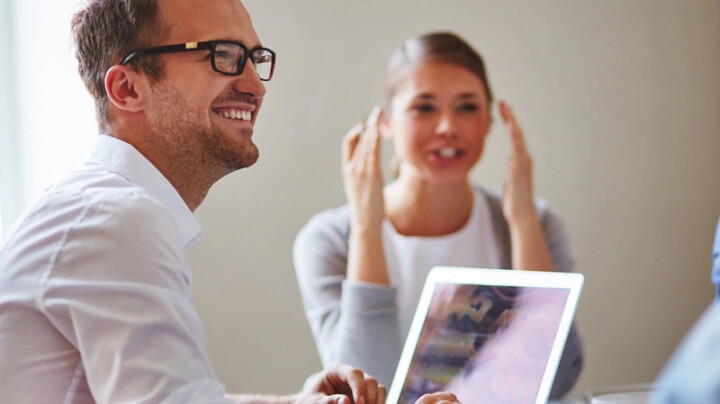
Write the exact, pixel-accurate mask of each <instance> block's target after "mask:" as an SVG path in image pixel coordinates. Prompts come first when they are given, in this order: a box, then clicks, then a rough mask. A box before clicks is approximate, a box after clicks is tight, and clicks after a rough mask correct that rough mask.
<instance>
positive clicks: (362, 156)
mask: <svg viewBox="0 0 720 404" xmlns="http://www.w3.org/2000/svg"><path fill="white" fill-rule="evenodd" d="M381 117H382V111H381V110H380V108H378V107H375V108H374V109H373V110H372V113H370V117H368V119H367V122H366V123H365V124H364V125H363V124H362V123H361V124H358V125H355V127H353V128H352V129H350V132H348V134H347V135H345V138H344V139H343V147H342V175H343V182H344V186H345V195H346V196H347V199H348V204H349V205H350V216H351V217H350V240H349V247H348V267H347V277H348V279H349V280H353V281H360V282H371V283H379V284H386V285H387V284H389V283H390V281H389V277H388V273H387V264H386V263H385V251H384V250H383V245H382V222H383V218H384V217H385V202H384V198H383V185H384V184H383V177H382V171H381V169H380V143H381V142H380V141H381V139H380V127H379V122H380V119H381Z"/></svg>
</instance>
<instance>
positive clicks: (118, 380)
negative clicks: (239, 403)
mask: <svg viewBox="0 0 720 404" xmlns="http://www.w3.org/2000/svg"><path fill="white" fill-rule="evenodd" d="M200 235H201V232H200V226H199V225H198V223H197V221H196V220H195V219H194V217H193V215H192V212H190V210H189V209H188V207H187V206H186V205H185V203H184V202H183V200H182V198H181V197H180V195H179V194H178V193H177V191H176V190H175V189H174V188H173V187H172V186H171V184H170V183H169V182H168V181H167V180H166V179H165V178H164V177H163V176H162V174H161V173H160V172H159V171H158V170H157V169H156V168H155V167H154V166H153V165H152V164H151V163H150V162H149V161H148V160H147V159H145V158H144V157H143V156H142V155H141V154H140V153H139V152H138V151H137V150H135V149H134V148H133V147H132V146H130V145H129V144H127V143H124V142H122V141H120V140H118V139H115V138H112V137H109V136H100V137H99V139H98V144H97V146H96V148H95V150H94V151H93V153H92V155H91V157H90V159H89V161H88V162H87V163H86V165H85V167H84V168H82V169H80V170H78V171H75V172H73V173H71V174H70V175H69V176H68V177H67V178H66V179H65V180H63V181H62V182H61V183H60V184H58V185H56V186H54V187H53V188H50V189H48V190H47V191H46V192H45V193H44V194H43V195H42V196H41V197H40V199H39V200H38V201H36V202H35V203H34V204H33V205H32V206H31V207H30V208H29V209H28V210H27V211H26V212H25V213H24V214H23V216H22V217H21V218H20V219H19V220H18V222H16V224H15V226H14V229H13V230H11V232H10V233H9V234H8V236H7V239H6V240H5V242H4V245H3V247H2V250H0V401H2V402H7V403H20V402H22V403H29V402H33V403H66V404H80V403H94V402H101V403H113V402H133V403H180V402H182V403H210V402H213V403H215V402H226V401H225V399H224V394H225V389H224V387H223V386H222V385H221V384H220V383H219V382H218V381H217V380H216V378H215V374H214V372H213V369H212V367H211V365H210V362H209V360H208V358H207V354H206V352H205V348H204V337H203V329H202V325H201V324H200V321H199V319H198V316H197V314H196V312H195V310H194V309H193V307H192V303H191V287H190V269H189V266H188V260H187V255H186V248H187V247H188V246H190V245H191V244H192V243H193V242H195V241H197V240H198V239H199V238H200Z"/></svg>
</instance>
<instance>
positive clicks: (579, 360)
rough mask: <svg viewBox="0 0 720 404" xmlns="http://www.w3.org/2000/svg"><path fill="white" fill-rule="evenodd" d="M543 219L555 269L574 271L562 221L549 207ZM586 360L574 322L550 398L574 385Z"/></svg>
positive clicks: (544, 230) (566, 391)
mask: <svg viewBox="0 0 720 404" xmlns="http://www.w3.org/2000/svg"><path fill="white" fill-rule="evenodd" d="M541 222H542V227H543V232H544V233H545V240H546V242H547V246H548V250H550V256H551V257H552V261H553V265H554V266H555V270H556V271H558V272H572V271H573V268H574V266H575V263H574V261H573V258H572V255H571V253H570V243H569V241H568V237H567V233H566V232H565V227H564V225H563V223H562V221H561V220H560V218H559V217H558V216H557V215H556V214H555V213H554V212H553V211H552V210H550V209H545V210H544V212H543V214H542V219H541ZM583 363H584V358H583V346H582V341H581V339H580V335H579V334H578V332H577V329H576V327H575V324H574V323H573V324H572V325H571V326H570V331H569V333H568V337H567V340H566V342H565V349H564V350H563V354H562V356H561V357H560V363H559V364H558V369H557V373H556V374H555V381H554V382H553V386H552V389H551V390H550V398H558V397H562V396H563V395H565V394H567V393H568V392H569V391H570V389H572V387H573V386H574V385H575V382H576V381H577V379H578V377H579V376H580V372H581V371H582V368H583Z"/></svg>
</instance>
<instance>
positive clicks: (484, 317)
mask: <svg viewBox="0 0 720 404" xmlns="http://www.w3.org/2000/svg"><path fill="white" fill-rule="evenodd" d="M583 280H584V278H583V276H582V275H581V274H576V273H560V272H540V271H520V270H505V269H480V268H458V267H435V268H433V269H432V270H431V271H430V273H429V274H428V278H427V280H426V282H425V287H424V288H423V291H422V294H421V296H420V301H419V303H418V307H417V311H416V313H415V317H414V318H413V321H412V324H411V326H410V331H409V333H408V337H407V340H406V341H405V346H404V348H403V351H402V354H401V356H400V361H399V363H398V368H397V371H396V373H395V378H394V379H393V382H392V385H391V387H390V391H389V393H388V400H387V402H388V403H390V404H395V403H397V404H405V403H408V404H412V403H415V401H416V400H417V399H418V398H420V397H421V396H422V395H423V394H425V393H432V392H437V391H450V392H452V393H455V395H457V397H458V398H459V399H460V401H461V402H463V403H466V404H472V403H493V404H498V403H518V404H526V403H527V404H534V403H545V402H546V401H547V398H548V395H549V394H550V388H551V387H552V383H553V380H554V379H555V372H556V370H557V366H558V362H559V361H560V356H561V354H562V352H563V348H564V346H565V340H566V339H567V335H568V331H569V329H570V325H571V323H572V319H573V316H574V314H575V308H576V306H577V302H578V297H579V296H580V291H581V288H582V284H583Z"/></svg>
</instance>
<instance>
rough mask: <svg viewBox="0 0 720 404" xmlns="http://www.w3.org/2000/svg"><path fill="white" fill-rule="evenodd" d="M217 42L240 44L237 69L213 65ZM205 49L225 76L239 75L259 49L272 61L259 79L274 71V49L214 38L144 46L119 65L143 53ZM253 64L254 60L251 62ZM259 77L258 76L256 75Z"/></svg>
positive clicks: (271, 74)
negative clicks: (223, 68)
mask: <svg viewBox="0 0 720 404" xmlns="http://www.w3.org/2000/svg"><path fill="white" fill-rule="evenodd" d="M218 44H233V45H237V46H240V48H242V50H243V57H242V58H240V59H239V60H238V70H237V72H235V73H230V72H226V71H222V70H220V69H218V68H217V66H216V65H215V48H216V47H217V45H218ZM203 49H207V50H209V51H210V61H211V65H212V68H213V70H215V71H216V72H218V73H221V74H225V75H227V76H239V75H241V74H242V72H243V70H245V64H246V63H247V60H248V59H249V58H250V57H252V55H253V54H254V53H255V52H257V51H259V50H261V51H267V52H269V53H270V55H271V56H272V62H271V66H270V74H269V75H268V78H266V79H264V78H262V77H260V80H262V81H270V79H272V77H273V73H275V58H276V56H275V51H273V50H272V49H268V48H265V47H262V46H257V47H255V48H252V49H248V48H247V46H245V45H243V44H241V43H240V42H236V41H230V40H215V41H204V42H186V43H181V44H176V45H163V46H155V47H152V48H146V49H139V50H136V51H133V52H131V53H130V54H129V55H127V56H125V58H124V59H123V61H122V62H121V63H120V64H121V65H123V66H125V65H127V64H128V63H130V61H132V60H133V59H135V58H137V57H139V56H142V55H145V54H161V53H178V52H190V51H196V50H203ZM252 63H253V64H254V63H255V62H252ZM258 77H259V76H258Z"/></svg>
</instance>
